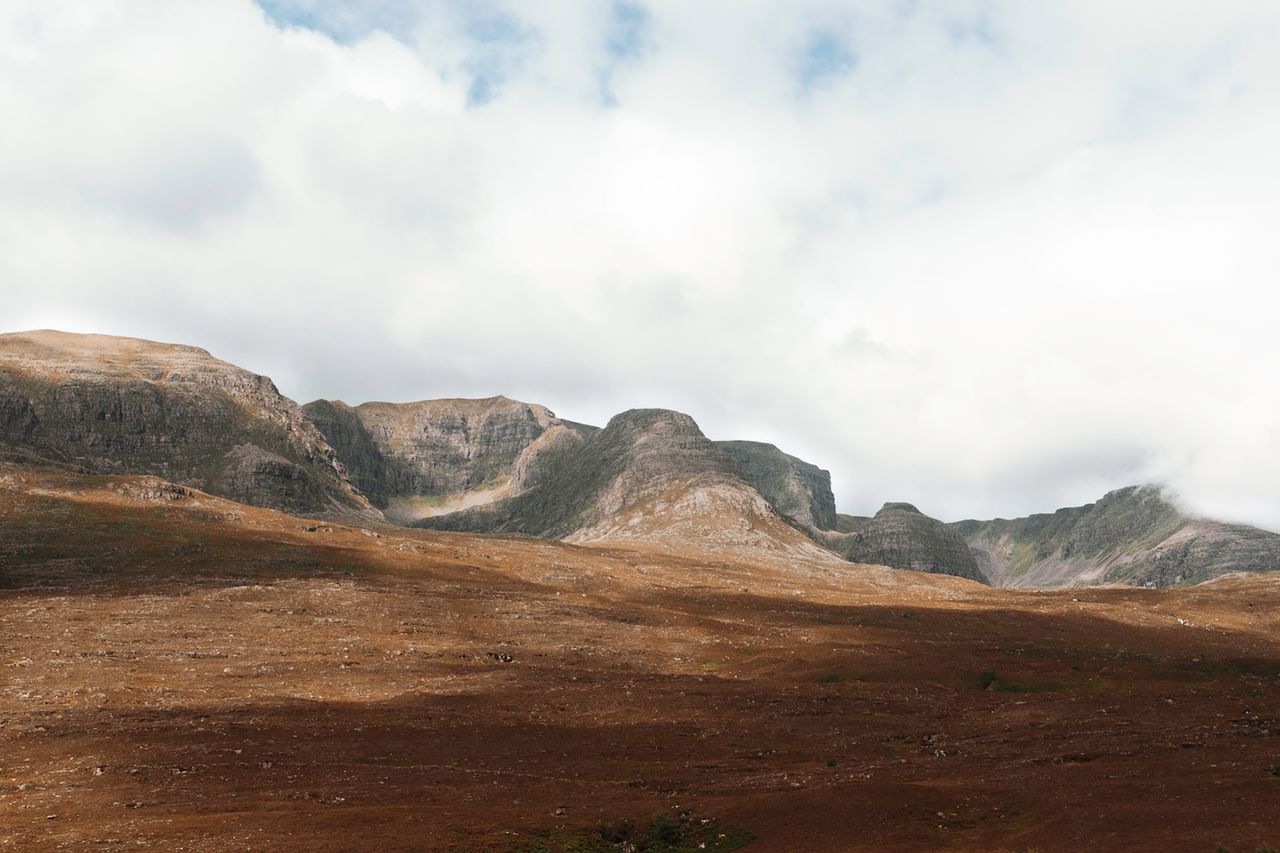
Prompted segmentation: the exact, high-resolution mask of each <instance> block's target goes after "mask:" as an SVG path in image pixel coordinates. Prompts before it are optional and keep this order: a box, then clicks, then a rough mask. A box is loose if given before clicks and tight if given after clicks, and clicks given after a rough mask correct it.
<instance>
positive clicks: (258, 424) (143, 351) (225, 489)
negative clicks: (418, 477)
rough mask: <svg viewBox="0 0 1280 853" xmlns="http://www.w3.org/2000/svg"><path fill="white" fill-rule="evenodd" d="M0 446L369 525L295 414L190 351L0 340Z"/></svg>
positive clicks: (58, 337) (275, 397)
mask: <svg viewBox="0 0 1280 853" xmlns="http://www.w3.org/2000/svg"><path fill="white" fill-rule="evenodd" d="M0 443H4V444H8V445H11V446H13V447H17V448H21V449H23V450H25V451H27V452H30V453H34V454H37V455H40V456H43V457H45V458H48V459H52V460H55V461H58V462H63V463H68V464H72V465H75V466H77V467H80V468H83V469H85V470H89V471H94V472H100V473H134V474H154V475H156V476H160V477H163V478H165V479H166V480H170V481H173V482H178V483H182V484H186V485H190V486H194V487H196V488H199V489H203V490H205V491H208V492H211V493H213V494H217V495H221V496H223V497H228V498H232V499H234V500H237V501H241V502H244V503H249V504H256V505H258V506H265V507H270V508H274V509H282V510H286V511H288V512H293V513H299V514H304V515H352V514H355V515H362V516H368V517H378V516H379V514H378V513H377V511H376V510H375V509H374V508H373V507H371V506H370V505H369V503H368V502H367V501H366V500H365V498H364V497H363V496H362V495H361V494H360V493H359V492H358V491H357V490H356V489H355V488H353V487H352V485H351V483H350V482H348V480H347V478H346V476H345V472H344V471H343V468H342V466H341V464H340V463H339V462H338V460H337V455H336V453H335V452H334V450H333V448H331V447H330V446H329V444H328V443H327V442H326V441H325V439H324V437H323V436H322V435H321V434H320V433H319V432H318V431H317V430H316V429H315V427H314V426H312V424H311V422H310V421H308V420H307V419H306V418H305V417H304V416H303V414H302V410H301V409H300V408H299V407H298V406H297V404H296V403H294V402H293V401H292V400H289V399H288V398H286V397H284V396H283V395H281V394H280V392H279V391H278V390H276V387H275V385H274V384H273V383H272V382H271V380H270V379H268V378H266V377H265V376H258V375H256V374H254V373H250V372H249V371H247V370H243V369H241V368H239V367H235V366H234V365H231V364H227V363H226V362H223V361H219V360H218V359H216V358H214V357H212V356H211V355H209V353H207V352H205V351H204V350H202V349H197V348H196V347H189V346H178V345H174V344H160V343H154V342H151V341H143V340H137V339H133V338H117V337H110V336H105V335H76V334H68V333H65V332H50V331H40V332H23V333H14V334H6V335H0Z"/></svg>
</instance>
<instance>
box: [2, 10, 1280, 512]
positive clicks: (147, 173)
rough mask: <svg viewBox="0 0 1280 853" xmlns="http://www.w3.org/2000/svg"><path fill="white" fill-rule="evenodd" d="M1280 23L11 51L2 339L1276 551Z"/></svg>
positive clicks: (595, 33) (732, 26)
mask: <svg viewBox="0 0 1280 853" xmlns="http://www.w3.org/2000/svg"><path fill="white" fill-rule="evenodd" d="M1277 35H1280V10H1271V9H1270V8H1268V7H1266V6H1265V5H1260V4H1257V3H1251V2H1223V3H1219V4H1214V5H1213V7H1212V8H1210V7H1209V6H1207V5H1204V4H1191V3H1183V2H1173V3H1169V2H1162V3H1159V4H1155V3H1132V4H1125V5H1124V7H1123V8H1115V7H1111V8H1103V7H1102V6H1101V5H1099V4H1096V3H1091V2H1071V1H1070V0H1058V1H1057V2H1050V3H1042V4H1024V3H1015V2H994V1H993V2H985V1H984V0H972V1H971V2H961V3H952V4H945V6H944V5H943V4H884V3H870V2H867V3H853V4H850V3H845V2H834V0H830V2H828V0H802V2H797V3H794V4H788V5H787V8H786V9H785V10H781V11H780V10H779V7H778V6H777V4H772V3H764V2H744V1H743V0H739V2H733V3H729V2H724V3H715V2H712V3H705V4H704V3H699V4H689V3H684V2H676V0H662V2H648V3H641V2H627V3H614V4H601V3H586V2H582V3H571V2H565V3H514V2H498V0H490V2H484V3H460V2H445V1H444V0H430V2H415V3H410V2H390V0H387V1H386V2H370V3H361V4H350V3H338V2H326V1H325V0H274V2H268V3H264V4H263V6H261V7H259V6H256V5H253V4H251V3H249V2H248V1H247V0H243V2H227V3H195V2H191V3H187V2H179V3H173V2H159V0H157V1H156V2H154V3H150V2H137V3H130V4H120V5H115V6H111V5H103V6H95V5H90V4H86V5H83V6H79V7H68V6H65V5H64V6H60V7H55V5H54V4H45V3H36V2H31V3H23V2H17V3H11V4H6V6H5V8H4V10H3V11H0V109H2V110H3V113H4V115H5V116H6V124H7V127H8V132H6V133H5V134H0V292H2V295H3V299H4V304H5V307H6V312H5V318H6V321H5V326H6V327H8V328H27V327H33V326H48V325H54V326H63V327H71V328H79V329H83V330H94V331H107V332H115V333H120V334H136V335H142V336H145V337H151V338H159V339H168V340H183V341H188V342H191V343H196V344H199V345H202V346H205V347H207V348H209V349H211V350H212V351H213V352H214V353H215V354H217V355H220V356H222V357H224V358H227V359H229V360H232V361H236V362H238V363H242V364H245V365H246V366H248V367H251V368H253V369H255V370H258V371H261V372H265V373H269V374H270V375H272V376H274V377H275V378H276V379H277V380H278V382H279V384H280V385H281V386H282V388H283V389H284V390H285V391H286V393H289V394H291V395H292V396H294V397H296V398H299V399H303V400H306V399H310V398H312V397H317V396H325V397H341V398H344V399H347V400H348V401H350V402H358V401H361V400H364V399H390V400H408V399H418V398H424V397H435V396H445V395H474V396H480V395H488V394H494V393H506V394H508V395H511V396H515V397H520V398H524V399H529V400H534V401H538V402H543V403H546V404H548V405H550V406H551V407H552V408H554V409H556V410H557V411H559V412H560V413H561V414H563V415H565V416H567V417H572V418H574V419H577V420H587V421H596V422H602V421H604V420H606V419H607V418H608V417H609V415H611V414H613V413H614V412H616V411H618V410H621V409H624V408H629V407H632V406H640V405H666V406H672V407H676V408H681V409H684V410H686V411H689V412H690V413H692V414H693V415H694V416H695V417H696V418H697V419H698V420H699V422H700V423H701V424H702V425H703V427H704V429H705V430H706V431H707V432H708V433H709V434H711V435H712V436H713V437H716V438H737V437H751V438H758V439H761V440H767V441H773V442H775V443H777V444H778V445H779V446H782V447H784V448H786V449H788V450H790V451H791V452H794V453H797V454H799V455H802V456H804V457H806V458H809V459H811V460H813V461H815V462H818V463H819V464H822V465H823V466H824V467H827V468H829V469H831V470H832V472H833V475H834V477H835V483H836V491H837V497H838V500H839V502H840V504H841V508H842V509H844V510H846V511H850V512H867V511H873V510H874V509H875V508H876V507H877V506H878V505H879V503H880V502H882V501H884V500H888V499H907V500H912V501H913V502H915V503H917V504H918V505H920V506H921V508H922V509H924V510H926V511H928V512H932V513H934V514H937V515H940V516H942V517H946V518H960V517H965V516H989V515H1005V516H1011V515H1017V514H1022V513H1026V512H1031V511H1043V510H1048V509H1052V508H1054V507H1057V506H1060V505H1063V504H1066V503H1073V502H1075V503H1079V502H1083V501H1086V500H1089V499H1092V498H1094V497H1096V496H1097V495H1098V494H1099V493H1100V492H1101V491H1103V490H1105V489H1107V488H1112V487H1116V486H1120V485H1125V484H1127V483H1129V482H1134V481H1138V480H1145V479H1160V480H1163V481H1167V482H1169V483H1171V484H1172V485H1173V486H1174V487H1175V488H1176V489H1177V490H1178V491H1179V492H1181V493H1182V494H1183V496H1184V497H1185V498H1186V499H1187V501H1188V502H1189V503H1190V504H1191V505H1192V506H1193V507H1194V508H1197V509H1200V510H1203V511H1209V512H1217V513H1224V514H1226V515H1228V516H1229V517H1232V518H1241V519H1245V520H1250V521H1254V522H1257V523H1263V524H1266V525H1268V526H1271V527H1275V528H1280V457H1277V455H1276V454H1275V453H1274V447H1276V446H1277V445H1276V439H1277V438H1278V437H1280V406H1277V404H1276V403H1275V400H1274V395H1273V394H1271V393H1270V391H1269V389H1270V387H1271V385H1272V379H1271V372H1272V366H1273V365H1274V364H1276V363H1278V362H1280V358H1278V356H1280V343H1277V340H1280V339H1278V338H1277V337H1276V336H1275V335H1274V334H1273V332H1272V330H1271V328H1270V326H1271V317H1273V316H1274V314H1275V311H1276V308H1277V307H1280V306H1278V305H1277V302H1278V299H1277V297H1276V295H1275V292H1274V287H1273V285H1272V282H1273V279H1274V270H1276V269H1278V268H1280V257H1278V255H1280V249H1278V248H1277V244H1276V241H1275V240H1274V231H1275V225H1276V223H1277V222H1278V221H1280V217H1278V216H1277V214H1278V213H1280V210H1278V208H1280V170H1277V169H1276V168H1275V166H1274V153H1273V152H1274V151H1275V150H1277V149H1280V118H1278V117H1280V109H1277V107H1280V58H1277V54H1276V52H1275V51H1274V50H1273V49H1272V46H1273V45H1274V43H1275V39H1276V37H1277Z"/></svg>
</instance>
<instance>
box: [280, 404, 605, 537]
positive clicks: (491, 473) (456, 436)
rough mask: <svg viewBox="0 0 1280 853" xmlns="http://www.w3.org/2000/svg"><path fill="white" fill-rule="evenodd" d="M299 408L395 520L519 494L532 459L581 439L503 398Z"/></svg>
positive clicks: (541, 412)
mask: <svg viewBox="0 0 1280 853" xmlns="http://www.w3.org/2000/svg"><path fill="white" fill-rule="evenodd" d="M304 411H305V412H306V413H307V415H308V416H309V417H310V418H311V420H312V421H313V422H314V423H315V425H316V427H317V428H318V429H319V430H320V432H321V433H323V434H324V435H325V437H326V438H327V439H328V440H329V442H330V443H331V444H332V445H333V446H334V448H335V449H336V450H337V452H338V455H339V458H340V459H341V460H342V463H343V465H344V466H346V468H347V470H348V471H349V472H350V474H351V477H352V479H353V481H355V482H356V483H358V484H360V488H361V489H362V490H363V491H364V492H365V494H367V495H368V496H369V499H370V500H371V501H372V502H373V503H374V504H375V505H376V506H378V507H380V508H382V509H384V510H385V511H386V512H387V514H388V516H390V517H391V518H393V519H395V520H397V521H400V522H402V523H408V522H412V521H415V520H417V519H419V518H423V517H426V516H430V515H439V514H442V513H445V512H448V511H450V510H455V509H461V508H465V507H467V506H470V505H478V504H483V503H489V502H492V501H494V500H498V499H500V498H503V497H507V496H510V495H513V494H516V493H519V492H521V491H523V490H524V489H526V488H527V487H528V485H529V484H530V482H531V480H532V479H533V478H535V477H536V476H537V471H538V465H537V462H536V460H537V458H538V457H539V456H541V455H542V454H543V453H544V452H546V451H547V450H550V449H553V448H556V447H559V446H561V445H564V444H569V445H573V444H577V443H579V442H580V441H581V437H580V432H579V429H578V428H576V427H577V426H578V425H575V427H570V426H568V425H566V424H565V423H563V422H562V421H560V420H559V419H557V418H556V417H555V415H554V414H552V412H550V411H549V410H548V409H546V408H545V407H543V406H538V405H531V404H529V403H521V402H519V401H518V400H510V399H508V398H506V397H487V398H484V399H478V400H464V399H449V400H423V401H420V402H415V403H364V404H361V405H359V406H355V407H351V406H347V405H346V404H344V403H341V402H337V401H328V400H317V401H315V402H313V403H308V404H307V405H306V406H305V407H304ZM584 429H585V427H584Z"/></svg>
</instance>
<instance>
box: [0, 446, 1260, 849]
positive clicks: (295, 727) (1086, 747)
mask: <svg viewBox="0 0 1280 853" xmlns="http://www.w3.org/2000/svg"><path fill="white" fill-rule="evenodd" d="M1277 629H1280V581H1278V580H1277V579H1275V578H1268V577H1261V576H1239V577H1230V578H1225V579H1222V580H1219V581H1216V582H1214V583H1212V584H1208V585H1203V586H1199V587H1193V588H1188V589H1177V590H1159V591H1157V590H1136V589H1129V588H1109V589H1096V590H1073V591H1067V592H1054V593H1043V592H1042V593H1034V592H1014V591H1007V590H998V589H990V588H986V587H983V586H981V585H979V584H976V583H971V582H968V581H964V580H960V579H956V578H949V577H942V576H932V575H921V574H913V573H908V572H898V571H891V570H886V569H880V568H874V567H864V566H857V565H853V564H841V563H838V562H836V561H830V560H813V561H806V560H805V559H804V558H803V557H800V556H796V555H794V554H779V555H775V556H773V557H770V556H768V555H767V554H764V553H762V555H761V556H760V557H758V558H756V559H754V560H753V559H751V558H749V557H746V556H741V557H739V556H734V557H728V556H724V555H722V556H718V557H717V556H713V555H712V556H709V555H707V554H704V553H701V552H698V551H693V550H685V551H681V550H673V551H660V550H654V549H652V547H650V549H649V550H646V549H645V546H643V545H639V544H637V545H636V546H634V547H633V548H629V549H621V548H619V549H614V550H608V549H602V548H590V547H581V546H573V545H568V544H561V543H553V542H545V541H540V540H529V539H516V538H512V539H500V538H485V537H479V536H467V535H460V534H448V533H437V532H431V531H413V530H408V531H406V530H399V529H393V528H390V527H386V528H381V529H379V530H377V531H368V530H359V529H355V528H347V527H342V526H339V525H334V524H326V523H322V522H313V521H304V520H300V519H297V518H293V517H291V516H288V515H284V514H281V513H277V512H273V511H270V510H263V509H255V508H250V507H246V506H242V505H240V504H235V503H232V502H229V501H225V500H221V499H218V498H213V497H209V496H207V495H204V494H201V493H199V492H192V491H188V490H184V489H179V488H176V487H172V486H168V485H165V484H163V483H162V482H161V481H158V480H155V479H152V478H142V477H98V476H94V477H90V476H83V475H77V474H64V473H51V472H48V471H44V470H41V469H35V468H29V467H23V466H19V465H9V466H0V652H2V655H0V665H2V666H3V677H2V678H0V848H4V849H13V850H24V851H25V850H113V849H135V848H138V847H144V848H150V849H156V850H165V851H168V850H268V849H273V850H274V849H298V850H351V849H362V848H367V849H379V850H457V851H464V850H494V851H509V850H529V851H533V850H585V849H619V847H618V846H613V847H592V846H589V845H592V844H596V845H599V844H608V843H611V842H609V841H608V839H607V838H606V836H608V833H605V834H602V833H601V831H600V827H601V825H602V824H607V825H610V827H611V828H612V829H611V831H613V832H614V836H616V837H618V838H621V837H622V836H624V835H626V830H625V828H624V829H619V827H623V826H624V822H626V821H631V822H632V824H633V825H634V826H635V827H637V829H636V830H635V833H636V835H635V837H636V838H639V835H640V834H643V833H644V832H646V831H649V830H647V829H646V827H651V826H652V825H654V824H651V821H652V820H653V818H654V816H655V815H657V814H659V813H662V814H665V815H667V816H669V817H670V821H671V823H672V824H674V825H675V826H676V827H677V829H676V830H674V831H673V832H672V833H671V834H670V844H671V845H677V846H678V845H679V844H686V846H687V847H688V849H699V848H698V847H697V845H698V844H706V845H707V846H706V847H705V848H702V849H721V850H727V849H734V848H737V847H741V846H742V845H744V844H746V845H747V849H749V850H752V851H755V850H760V851H770V850H772V851H798V850H938V849H943V850H1008V851H1029V850H1042V851H1048V850H1093V849H1096V850H1197V851H1205V853H1208V851H1213V850H1214V849H1215V847H1217V846H1219V845H1221V847H1222V848H1224V849H1226V850H1230V851H1248V853H1253V851H1256V850H1258V849H1259V848H1262V847H1265V846H1268V845H1270V846H1276V845H1280V639H1278V638H1280V633H1278V630H1277ZM703 821H706V823H703ZM682 833H683V835H682ZM614 836H609V837H614ZM681 839H683V840H681ZM623 843H625V841H619V842H618V845H621V844H623Z"/></svg>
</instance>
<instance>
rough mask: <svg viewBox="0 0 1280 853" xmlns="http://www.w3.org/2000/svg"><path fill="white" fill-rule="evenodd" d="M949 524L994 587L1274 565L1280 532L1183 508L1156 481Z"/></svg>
mask: <svg viewBox="0 0 1280 853" xmlns="http://www.w3.org/2000/svg"><path fill="white" fill-rule="evenodd" d="M951 527H952V529H953V530H955V531H956V532H957V533H959V534H960V535H961V536H963V537H964V539H965V541H966V542H967V543H968V544H969V546H970V547H971V548H973V549H974V551H975V553H976V554H977V556H978V563H979V566H980V567H981V568H982V570H983V571H984V572H985V573H986V574H987V575H988V577H990V578H991V580H992V582H994V583H996V584H999V585H1001V586H1013V587H1054V586H1081V585H1093V584H1102V583H1127V584H1134V585H1139V586H1184V585H1188V584H1194V583H1199V582H1201V581H1205V580H1208V579H1210V578H1214V577H1218V576H1220V575H1223V574H1229V573H1232V572H1274V571H1280V535H1278V534H1275V533H1270V532H1268V531H1265V530H1260V529H1258V528H1256V527H1249V526H1247V525H1242V524H1226V523H1222V522H1217V521H1210V520H1207V519H1201V518H1195V517H1193V516H1190V515H1187V514H1185V513H1183V512H1182V511H1181V510H1179V509H1178V507H1177V506H1176V504H1174V503H1173V502H1172V501H1171V500H1170V499H1169V498H1168V497H1167V496H1166V495H1165V494H1164V492H1163V491H1162V490H1161V489H1160V488H1159V487H1158V486H1150V485H1148V486H1130V487H1127V488H1123V489H1117V490H1115V491H1113V492H1109V493H1107V495H1105V496H1104V497H1103V498H1102V499H1101V500H1099V501H1097V502H1096V503H1091V504H1086V505H1084V506H1079V507H1069V508H1066V509H1060V510H1058V511H1057V512H1054V513H1044V514H1040V515H1032V516H1028V517H1027V518H1016V519H994V520H992V521H975V520H967V521H960V522H956V523H954V524H952V525H951Z"/></svg>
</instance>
